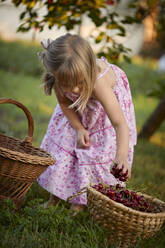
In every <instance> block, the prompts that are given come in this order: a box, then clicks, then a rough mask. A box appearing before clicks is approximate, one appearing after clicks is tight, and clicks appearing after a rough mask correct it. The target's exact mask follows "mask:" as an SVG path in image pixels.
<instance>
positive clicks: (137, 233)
mask: <svg viewBox="0 0 165 248" xmlns="http://www.w3.org/2000/svg"><path fill="white" fill-rule="evenodd" d="M141 195H143V196H144V197H145V198H147V199H150V200H151V201H152V202H154V204H156V205H157V206H160V208H161V209H162V212H161V213H144V212H140V211H136V210H133V209H131V208H128V207H126V206H124V205H123V204H120V203H117V202H115V201H113V200H111V199H109V198H108V197H107V196H105V195H103V194H102V193H100V192H98V191H96V190H95V189H93V188H92V187H88V188H87V198H88V209H89V212H90V215H91V216H92V217H93V220H94V221H96V223H98V224H100V225H102V226H104V227H105V228H108V230H109V231H110V240H111V241H112V242H113V243H116V244H117V247H122V248H128V247H135V245H136V242H137V240H138V238H139V237H141V238H149V237H151V236H153V235H154V234H155V233H156V232H157V231H158V230H159V229H160V228H161V226H162V224H163V222H164V220H165V203H164V202H162V201H160V200H158V199H156V198H154V199H152V198H151V197H150V196H148V195H145V194H141Z"/></svg>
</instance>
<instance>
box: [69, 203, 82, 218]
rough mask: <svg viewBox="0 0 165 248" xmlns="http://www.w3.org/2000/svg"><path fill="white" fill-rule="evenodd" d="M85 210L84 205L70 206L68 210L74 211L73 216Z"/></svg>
mask: <svg viewBox="0 0 165 248" xmlns="http://www.w3.org/2000/svg"><path fill="white" fill-rule="evenodd" d="M84 208H85V206H84V205H81V204H72V205H71V207H70V209H71V210H73V211H74V214H73V215H76V214H77V213H79V212H81V211H83V210H84Z"/></svg>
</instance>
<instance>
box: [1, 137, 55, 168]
mask: <svg viewBox="0 0 165 248" xmlns="http://www.w3.org/2000/svg"><path fill="white" fill-rule="evenodd" d="M1 136H2V137H4V138H8V139H11V140H13V141H16V142H19V143H21V142H22V141H21V140H20V139H17V138H15V137H11V136H7V135H5V134H1V133H0V137H1ZM26 146H28V147H29V148H30V149H33V148H34V149H35V150H36V151H39V152H42V153H43V154H45V155H46V156H47V157H46V156H45V157H44V156H43V157H42V156H40V157H39V156H37V155H33V154H28V153H21V152H19V151H14V150H10V149H8V148H5V147H2V146H0V156H2V157H4V158H8V159H11V160H14V161H21V162H24V163H26V164H31V163H33V164H40V165H43V166H47V165H53V164H55V163H56V159H55V158H54V157H52V156H51V154H49V153H48V152H47V151H45V150H43V149H42V148H39V147H36V146H33V145H32V144H31V143H26ZM32 160H34V161H33V162H32Z"/></svg>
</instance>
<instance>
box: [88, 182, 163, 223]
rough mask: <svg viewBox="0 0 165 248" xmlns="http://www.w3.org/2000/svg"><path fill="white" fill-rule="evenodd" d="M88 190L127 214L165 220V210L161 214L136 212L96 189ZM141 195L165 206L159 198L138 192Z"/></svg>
mask: <svg viewBox="0 0 165 248" xmlns="http://www.w3.org/2000/svg"><path fill="white" fill-rule="evenodd" d="M87 190H89V191H92V193H94V194H95V195H100V196H101V197H102V198H103V199H104V200H106V201H107V202H111V203H112V204H113V205H115V206H116V207H118V208H122V209H123V210H124V211H126V212H130V213H132V214H135V215H140V216H143V217H163V218H164V219H165V210H164V211H163V212H161V213H145V212H142V211H138V210H135V209H132V208H129V207H127V206H125V205H124V204H122V203H119V202H116V201H114V200H112V199H110V198H109V197H108V196H106V195H104V194H102V193H101V192H99V191H97V190H95V189H94V188H92V187H91V186H89V187H88V188H87ZM138 193H140V194H141V195H144V196H146V197H147V198H149V199H153V201H157V202H160V203H161V204H162V205H164V206H165V202H163V201H161V200H159V199H158V198H152V197H151V196H149V195H147V194H143V193H141V192H138Z"/></svg>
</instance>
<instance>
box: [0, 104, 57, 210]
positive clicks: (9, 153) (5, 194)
mask: <svg viewBox="0 0 165 248" xmlns="http://www.w3.org/2000/svg"><path fill="white" fill-rule="evenodd" d="M2 103H11V104H14V105H16V106H18V107H19V108H21V109H22V110H23V111H24V113H25V114H26V117H27V119H28V136H27V137H25V139H24V140H23V141H21V140H19V139H16V138H13V137H8V136H6V135H4V134H0V200H1V199H4V198H10V199H12V200H13V201H14V202H15V203H16V206H17V207H20V206H21V203H22V201H23V199H24V196H25V194H26V193H27V191H28V190H29V188H30V187H31V185H32V184H33V182H34V181H35V180H36V179H37V178H38V177H39V176H40V174H41V173H43V172H44V171H45V170H46V168H47V167H48V166H49V165H52V164H55V159H54V158H52V157H51V156H50V154H48V153H47V152H45V151H44V150H42V149H40V148H37V147H34V146H32V141H33V131H34V124H33V118H32V116H31V114H30V112H29V111H28V109H27V108H26V107H25V106H24V105H23V104H21V103H20V102H17V101H15V100H13V99H0V104H2Z"/></svg>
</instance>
